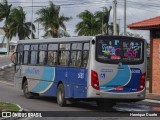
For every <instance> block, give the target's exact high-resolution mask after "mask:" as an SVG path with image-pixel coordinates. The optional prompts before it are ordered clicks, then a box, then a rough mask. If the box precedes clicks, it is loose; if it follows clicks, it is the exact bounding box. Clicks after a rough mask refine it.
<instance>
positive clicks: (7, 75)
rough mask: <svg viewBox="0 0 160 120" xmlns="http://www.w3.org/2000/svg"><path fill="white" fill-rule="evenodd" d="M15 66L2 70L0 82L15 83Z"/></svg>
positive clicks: (0, 71)
mask: <svg viewBox="0 0 160 120" xmlns="http://www.w3.org/2000/svg"><path fill="white" fill-rule="evenodd" d="M13 78H14V66H12V67H7V68H5V69H1V70H0V81H5V82H10V83H13Z"/></svg>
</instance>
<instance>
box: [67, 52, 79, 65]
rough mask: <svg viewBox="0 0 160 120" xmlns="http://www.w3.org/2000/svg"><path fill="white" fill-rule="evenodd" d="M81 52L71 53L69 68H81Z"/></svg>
mask: <svg viewBox="0 0 160 120" xmlns="http://www.w3.org/2000/svg"><path fill="white" fill-rule="evenodd" d="M81 57H82V51H72V52H71V60H70V61H69V63H70V66H72V67H80V66H81V59H82V58H81Z"/></svg>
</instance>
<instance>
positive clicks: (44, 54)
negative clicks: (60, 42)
mask: <svg viewBox="0 0 160 120" xmlns="http://www.w3.org/2000/svg"><path fill="white" fill-rule="evenodd" d="M46 63H47V51H40V52H39V64H41V65H45V64H46Z"/></svg>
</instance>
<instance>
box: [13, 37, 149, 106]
mask: <svg viewBox="0 0 160 120" xmlns="http://www.w3.org/2000/svg"><path fill="white" fill-rule="evenodd" d="M13 58H14V59H13ZM12 61H13V62H14V63H15V76H14V84H15V87H16V88H19V89H22V90H23V93H24V96H25V97H26V98H33V97H34V96H37V95H46V96H54V97H56V98H57V103H58V104H59V105H60V106H64V105H66V101H67V100H93V101H96V102H97V104H98V105H103V106H104V105H112V106H113V105H114V104H115V103H116V102H118V101H122V102H123V101H131V102H135V101H139V100H143V99H144V98H145V93H146V92H145V91H146V87H145V82H146V41H145V40H144V39H141V38H134V37H127V36H106V35H97V36H82V37H69V38H52V39H41V40H20V41H18V44H17V47H16V51H15V52H14V54H13V56H12Z"/></svg>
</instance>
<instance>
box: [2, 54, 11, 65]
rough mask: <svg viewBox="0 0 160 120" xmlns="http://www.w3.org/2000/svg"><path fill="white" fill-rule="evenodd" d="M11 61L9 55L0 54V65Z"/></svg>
mask: <svg viewBox="0 0 160 120" xmlns="http://www.w3.org/2000/svg"><path fill="white" fill-rule="evenodd" d="M10 63H11V60H10V56H6V55H0V67H1V66H4V65H8V64H10Z"/></svg>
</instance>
